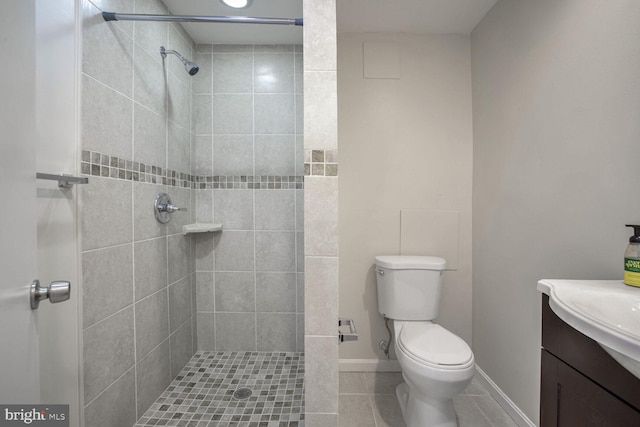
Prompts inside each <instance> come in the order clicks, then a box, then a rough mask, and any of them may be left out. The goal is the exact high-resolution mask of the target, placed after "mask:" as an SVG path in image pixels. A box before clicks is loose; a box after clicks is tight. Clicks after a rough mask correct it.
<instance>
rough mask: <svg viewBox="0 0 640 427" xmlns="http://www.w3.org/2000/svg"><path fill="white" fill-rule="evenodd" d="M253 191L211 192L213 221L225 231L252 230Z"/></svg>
mask: <svg viewBox="0 0 640 427" xmlns="http://www.w3.org/2000/svg"><path fill="white" fill-rule="evenodd" d="M253 195H254V192H253V191H245V190H241V191H238V190H213V198H214V200H215V204H214V206H213V219H214V221H215V222H217V223H222V225H223V227H224V229H225V230H253V228H254V222H253V221H254V220H253V218H254V217H253V205H254V203H253V198H254V197H253Z"/></svg>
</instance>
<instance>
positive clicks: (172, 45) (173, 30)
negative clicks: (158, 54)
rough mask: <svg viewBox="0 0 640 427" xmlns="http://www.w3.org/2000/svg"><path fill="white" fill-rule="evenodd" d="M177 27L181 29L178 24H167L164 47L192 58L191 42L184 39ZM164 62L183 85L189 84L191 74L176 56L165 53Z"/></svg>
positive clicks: (189, 58)
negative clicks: (166, 40) (167, 31)
mask: <svg viewBox="0 0 640 427" xmlns="http://www.w3.org/2000/svg"><path fill="white" fill-rule="evenodd" d="M179 28H180V29H181V26H179V25H175V24H170V25H169V41H168V42H167V44H166V45H165V48H167V50H175V51H178V52H180V54H181V55H182V56H184V57H185V58H187V59H188V60H193V57H194V56H193V49H192V45H191V42H190V41H189V42H188V41H187V40H186V39H185V37H184V36H183V34H181V31H180V30H179ZM164 62H165V64H166V66H167V70H169V72H170V73H171V76H172V77H173V76H175V77H176V78H178V79H179V80H180V81H181V82H182V83H183V84H185V85H190V84H191V81H190V79H191V76H190V75H189V74H188V73H187V72H186V70H185V68H184V64H183V63H182V61H180V59H179V58H178V57H176V56H175V55H167V57H166V58H165V59H164Z"/></svg>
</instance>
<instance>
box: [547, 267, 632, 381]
mask: <svg viewBox="0 0 640 427" xmlns="http://www.w3.org/2000/svg"><path fill="white" fill-rule="evenodd" d="M538 290H539V291H540V292H542V293H544V294H546V295H548V296H549V306H550V307H551V309H552V310H553V312H554V313H555V314H556V315H558V317H559V318H561V319H562V320H564V321H565V322H566V323H567V324H569V325H570V326H572V327H573V328H574V329H576V330H578V331H580V332H582V333H583V334H585V335H586V336H588V337H589V338H591V339H593V340H594V341H596V342H597V343H598V344H600V346H601V347H602V348H603V349H604V350H605V351H607V353H609V354H610V355H611V357H613V358H614V359H615V360H616V361H618V363H620V364H621V365H622V366H624V367H625V368H626V369H627V370H628V371H629V372H631V373H632V374H634V375H635V376H636V377H638V378H640V288H634V287H631V286H627V285H625V284H624V283H622V280H540V281H539V282H538Z"/></svg>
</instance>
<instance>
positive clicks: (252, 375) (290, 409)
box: [134, 351, 304, 427]
mask: <svg viewBox="0 0 640 427" xmlns="http://www.w3.org/2000/svg"><path fill="white" fill-rule="evenodd" d="M247 389H248V390H247ZM249 391H250V396H247V395H248V394H249ZM303 396H304V353H282V352H281V353H270V352H251V351H249V352H230V351H226V352H198V353H196V354H195V355H194V356H193V357H192V358H191V360H190V361H189V362H188V363H187V365H186V366H185V367H184V369H183V370H182V372H180V375H178V376H177V377H176V378H175V379H174V380H173V381H172V382H171V384H170V385H169V387H167V389H166V390H165V391H164V392H163V393H162V394H161V395H160V397H159V398H158V399H157V400H156V401H155V402H154V403H153V404H152V405H151V407H150V408H149V409H148V410H147V412H146V413H145V414H144V415H143V416H142V417H141V418H140V419H139V420H138V422H137V423H136V424H135V426H134V427H146V426H186V427H223V426H224V427H227V426H238V427H240V426H242V427H245V426H246V427H303V426H304V402H303Z"/></svg>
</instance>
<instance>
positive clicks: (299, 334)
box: [296, 314, 304, 353]
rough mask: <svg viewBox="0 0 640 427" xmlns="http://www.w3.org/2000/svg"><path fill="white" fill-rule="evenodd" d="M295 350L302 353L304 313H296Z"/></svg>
mask: <svg viewBox="0 0 640 427" xmlns="http://www.w3.org/2000/svg"><path fill="white" fill-rule="evenodd" d="M296 351H299V352H302V353H304V314H296Z"/></svg>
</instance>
